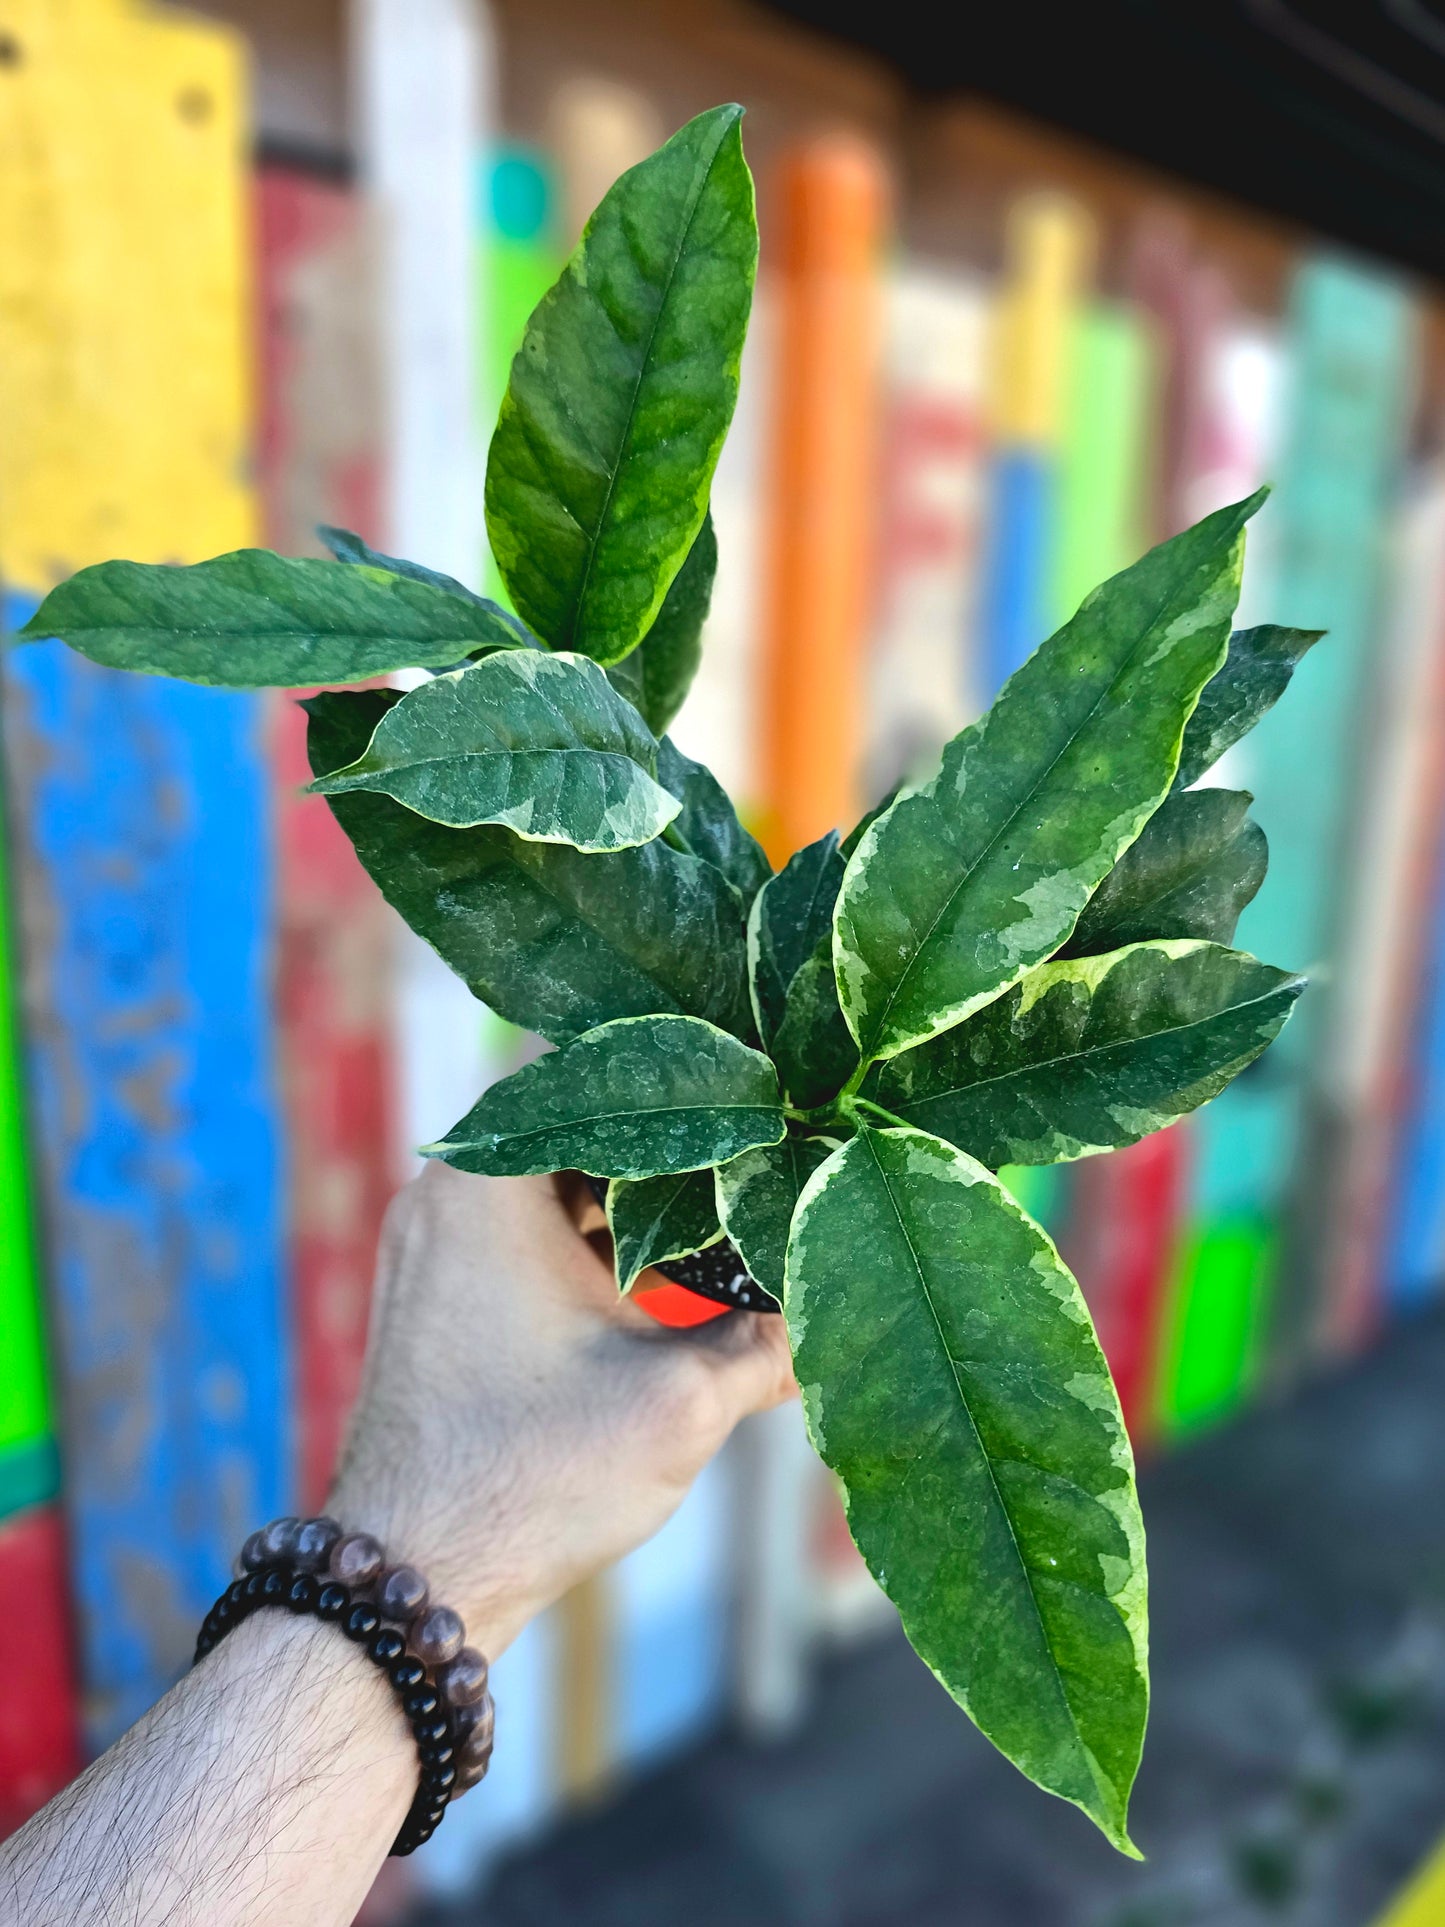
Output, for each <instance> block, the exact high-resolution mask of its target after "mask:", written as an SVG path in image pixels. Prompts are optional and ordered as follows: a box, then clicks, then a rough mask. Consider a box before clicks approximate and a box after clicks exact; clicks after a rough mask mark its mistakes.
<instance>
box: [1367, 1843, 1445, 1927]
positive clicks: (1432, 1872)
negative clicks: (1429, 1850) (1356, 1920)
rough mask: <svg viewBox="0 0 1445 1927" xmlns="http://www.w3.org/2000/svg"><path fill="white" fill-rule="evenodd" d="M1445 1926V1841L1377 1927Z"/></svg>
mask: <svg viewBox="0 0 1445 1927" xmlns="http://www.w3.org/2000/svg"><path fill="white" fill-rule="evenodd" d="M1442 1923H1445V1840H1442V1841H1441V1842H1440V1845H1439V1846H1438V1847H1437V1848H1436V1849H1435V1851H1434V1853H1433V1854H1432V1855H1431V1856H1430V1858H1429V1859H1428V1860H1427V1861H1426V1862H1425V1864H1424V1866H1423V1867H1422V1868H1421V1869H1420V1871H1419V1872H1418V1873H1417V1874H1416V1875H1415V1878H1414V1879H1413V1880H1412V1881H1411V1882H1410V1884H1409V1886H1408V1887H1407V1888H1406V1889H1405V1891H1404V1893H1402V1894H1401V1895H1400V1897H1399V1899H1398V1900H1396V1901H1395V1903H1394V1905H1393V1906H1392V1907H1391V1908H1390V1909H1389V1911H1388V1912H1387V1913H1385V1914H1384V1915H1383V1916H1382V1917H1381V1919H1380V1920H1379V1921H1378V1922H1377V1923H1376V1927H1442Z"/></svg>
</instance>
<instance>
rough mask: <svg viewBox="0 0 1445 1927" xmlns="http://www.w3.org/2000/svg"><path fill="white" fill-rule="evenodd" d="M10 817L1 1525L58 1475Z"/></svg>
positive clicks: (0, 1004)
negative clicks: (35, 1212) (21, 1021)
mask: <svg viewBox="0 0 1445 1927" xmlns="http://www.w3.org/2000/svg"><path fill="white" fill-rule="evenodd" d="M3 773H4V764H3V760H0V775H3ZM7 816H8V811H7V808H6V803H5V797H4V790H3V785H0V1520H4V1519H5V1518H6V1517H7V1516H8V1515H9V1514H10V1513H11V1512H15V1511H18V1510H19V1509H20V1507H22V1506H28V1505H36V1504H38V1503H40V1501H42V1500H44V1499H50V1498H53V1497H54V1496H55V1490H56V1482H57V1477H58V1471H59V1467H58V1462H57V1459H56V1453H55V1446H54V1442H53V1440H52V1438H51V1435H50V1434H51V1413H50V1389H49V1384H48V1377H47V1370H46V1360H45V1345H44V1337H43V1330H42V1324H43V1314H42V1309H41V1283H40V1272H39V1268H38V1265H37V1262H36V1245H35V1228H34V1224H33V1221H32V1195H31V1172H30V1159H29V1153H28V1149H27V1143H26V1114H27V1110H28V1105H27V1102H26V1096H25V1081H24V1073H23V1069H22V1063H21V1047H20V1036H19V1025H18V1002H19V998H18V992H19V985H18V981H17V962H18V959H17V957H16V953H15V945H14V940H13V935H12V927H13V922H14V918H13V911H12V906H11V901H10V897H11V882H10V876H9V868H10V863H9V853H8V850H7V847H6V843H7V838H6V827H7Z"/></svg>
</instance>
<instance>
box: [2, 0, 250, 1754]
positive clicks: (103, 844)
mask: <svg viewBox="0 0 1445 1927" xmlns="http://www.w3.org/2000/svg"><path fill="white" fill-rule="evenodd" d="M12 24H13V30H14V31H15V33H16V35H17V38H18V40H19V42H20V45H21V48H22V59H21V60H20V62H19V63H17V65H16V69H15V71H14V73H13V74H9V75H7V79H6V92H7V108H8V111H7V115H6V116H5V118H4V121H3V124H0V423H3V429H4V432H3V434H0V569H3V573H4V575H5V577H6V580H7V582H8V583H9V585H10V586H11V588H12V590H13V591H15V592H16V594H17V599H18V598H19V597H20V596H22V595H23V596H28V597H30V598H33V597H34V596H36V595H38V594H39V593H40V592H42V591H43V590H44V589H45V588H47V587H48V586H49V585H50V584H51V582H53V581H54V580H56V579H58V578H59V577H61V576H63V575H65V574H66V573H68V572H69V571H70V570H72V569H74V568H76V567H79V566H82V565H84V564H86V563H90V562H94V561H98V560H101V559H102V558H104V557H106V556H109V555H113V554H117V553H119V554H125V555H129V556H132V557H136V558H138V559H146V560H156V561H160V560H193V559H197V558H199V557H201V556H204V555H208V554H212V553H215V552H217V551H219V550H224V549H227V548H233V547H236V546H238V545H240V544H241V543H243V542H245V541H246V540H248V539H249V538H250V537H251V536H252V535H253V532H254V530H253V523H252V517H251V506H250V497H249V493H248V485H247V479H246V467H247V464H246V454H247V434H248V428H249V396H248V386H249V357H248V350H247V334H248V323H249V299H248V290H247V268H248V251H247V243H246V227H247V204H246V184H245V180H244V175H243V161H242V157H243V154H244V148H245V141H244V136H243V130H244V126H245V89H244V82H243V70H244V68H243V57H242V51H241V48H240V45H239V43H238V41H237V40H236V39H235V38H234V36H232V35H231V34H229V33H227V32H226V31H224V30H222V29H220V28H217V27H214V26H211V25H205V24H200V23H197V22H194V21H191V20H187V19H185V18H184V17H182V16H179V15H177V16H171V15H168V14H162V13H159V12H151V11H150V10H145V11H141V10H138V9H135V8H132V7H130V6H123V5H121V4H119V3H118V0H85V3H83V4H77V5H75V6H73V7H67V8H64V9H61V8H55V7H52V6H47V5H45V4H43V0H17V4H16V5H15V6H13V7H12V8H11V9H10V10H9V16H8V17H7V25H12ZM15 613H19V611H18V610H16V611H15ZM8 679H9V680H8V688H7V716H6V721H7V732H8V747H9V750H10V752H11V756H12V771H13V774H14V777H15V794H16V807H17V826H16V827H17V842H18V845H19V847H20V849H21V850H22V852H23V871H22V876H21V903H22V916H23V935H24V945H25V954H26V988H27V997H26V1017H27V1028H28V1033H29V1037H30V1042H31V1050H32V1061H33V1067H34V1092H35V1111H34V1115H35V1124H36V1134H37V1146H38V1152H39V1162H40V1165H41V1177H42V1183H41V1192H42V1201H43V1209H44V1217H45V1232H46V1243H47V1249H48V1252H49V1258H50V1270H51V1285H52V1290H53V1296H54V1306H55V1313H54V1341H55V1351H56V1361H57V1369H58V1372H59V1375H60V1381H61V1385H62V1387H63V1393H64V1399H63V1404H64V1410H65V1415H66V1424H67V1436H66V1446H67V1459H66V1466H67V1478H68V1488H67V1500H68V1507H69V1512H70V1516H71V1519H72V1521H73V1528H74V1530H73V1547H74V1579H75V1592H76V1600H77V1612H78V1620H79V1642H80V1652H81V1660H82V1673H83V1678H84V1682H85V1687H86V1693H87V1700H86V1705H87V1712H88V1715H89V1727H90V1737H91V1739H92V1740H93V1741H95V1742H103V1741H105V1740H106V1739H108V1738H109V1737H111V1736H112V1735H113V1734H114V1732H115V1731H116V1730H117V1729H118V1728H119V1727H121V1726H123V1725H124V1724H126V1723H128V1722H129V1721H130V1720H131V1719H133V1718H134V1717H135V1716H136V1714H138V1713H139V1712H140V1711H141V1710H142V1709H143V1708H144V1707H145V1706H146V1705H147V1704H148V1703H149V1702H150V1701H151V1700H152V1699H154V1697H155V1696H156V1694H157V1693H158V1692H160V1691H161V1690H162V1689H163V1687H164V1686H165V1685H166V1684H167V1683H168V1681H169V1679H170V1678H171V1677H172V1676H173V1674H174V1672H175V1671H176V1670H177V1669H178V1667H179V1666H180V1665H182V1664H183V1663H184V1660H185V1658H186V1655H187V1653H188V1650H189V1645H190V1641H191V1639H192V1637H193V1635H194V1628H195V1623H196V1619H197V1617H198V1615H199V1614H200V1613H201V1612H202V1611H204V1608H205V1605H206V1603H207V1602H208V1600H209V1599H210V1598H211V1597H213V1596H214V1594H215V1592H216V1591H217V1590H218V1589H219V1587H220V1585H221V1584H222V1583H223V1582H224V1578H225V1575H226V1571H227V1569H228V1566H229V1562H230V1559H231V1556H232V1554H233V1552H234V1549H235V1544H236V1539H237V1535H238V1534H239V1533H243V1532H244V1531H245V1530H246V1528H247V1526H248V1525H249V1524H250V1523H252V1522H254V1520H255V1519H256V1518H257V1517H258V1516H260V1517H264V1516H266V1515H267V1514H269V1513H272V1512H274V1511H275V1510H277V1509H278V1508H279V1506H280V1503H281V1500H282V1497H283V1490H284V1483H285V1480H284V1474H285V1464H286V1452H285V1418H284V1413H285V1407H286V1396H287V1385H286V1369H285V1359H284V1344H283V1339H284V1333H283V1320H282V1306H281V1252H280V1226H279V1216H280V1213H279V1187H278V1182H277V1144H276V1107H275V1094H274V1091H273V1088H272V1082H271V1069H272V1064H271V1044H272V1039H271V1028H270V1022H271V1012H270V1005H269V998H268V973H269V969H270V963H271V958H270V954H269V948H268V942H267V932H268V917H269V906H270V903H271V900H272V885H271V848H270V816H269V804H270V786H269V783H268V780H267V773H266V772H267V766H266V758H265V743H264V734H263V723H264V712H263V707H262V704H261V702H260V700H259V699H258V698H256V697H253V696H249V695H237V694H227V693H222V692H217V691H208V690H200V689H194V688H188V687H184V686H181V685H173V684H169V683H166V682H164V681H161V680H159V679H151V678H147V677H126V676H122V675H116V674H111V673H108V672H105V671H102V670H100V669H97V668H95V667H94V666H93V665H91V664H89V663H85V662H83V661H81V660H80V659H79V658H76V657H73V656H70V655H69V654H67V653H66V652H64V651H62V650H61V649H60V648H59V647H58V646H56V645H52V644H45V645H38V646H27V647H25V648H23V649H19V650H16V651H14V652H13V653H12V656H11V659H10V661H9V663H8Z"/></svg>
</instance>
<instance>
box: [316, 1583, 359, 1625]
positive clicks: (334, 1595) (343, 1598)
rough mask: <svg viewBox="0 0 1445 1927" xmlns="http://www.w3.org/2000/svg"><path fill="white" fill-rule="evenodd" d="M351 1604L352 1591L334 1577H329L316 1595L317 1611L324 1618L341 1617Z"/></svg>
mask: <svg viewBox="0 0 1445 1927" xmlns="http://www.w3.org/2000/svg"><path fill="white" fill-rule="evenodd" d="M350 1604H351V1594H350V1592H349V1591H348V1589H347V1588H346V1587H345V1586H338V1585H337V1583H336V1581H335V1580H334V1579H328V1580H327V1582H326V1584H325V1585H324V1586H323V1587H322V1588H321V1590H320V1591H319V1592H318V1593H317V1595H316V1611H317V1614H318V1616H319V1617H320V1618H322V1619H340V1617H341V1615H342V1614H343V1613H344V1612H345V1611H346V1609H347V1607H348V1606H349V1605H350Z"/></svg>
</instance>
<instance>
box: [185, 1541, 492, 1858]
mask: <svg viewBox="0 0 1445 1927" xmlns="http://www.w3.org/2000/svg"><path fill="white" fill-rule="evenodd" d="M238 1564H239V1566H240V1568H241V1570H240V1572H239V1575H238V1577H237V1578H236V1579H235V1580H234V1581H233V1582H232V1584H231V1585H229V1586H228V1587H227V1588H226V1590H225V1592H223V1593H222V1594H221V1596H220V1598H219V1599H218V1600H217V1601H216V1603H215V1605H214V1606H212V1608H211V1610H210V1611H209V1612H208V1613H207V1614H206V1617H205V1620H204V1622H203V1623H202V1626H201V1630H200V1633H199V1634H198V1636H197V1639H196V1652H195V1658H196V1661H197V1662H199V1661H200V1660H202V1659H204V1658H205V1656H206V1654H207V1653H209V1652H211V1651H212V1649H213V1648H214V1647H215V1646H216V1645H217V1644H218V1643H219V1642H220V1641H221V1640H222V1639H224V1638H225V1636H226V1634H227V1633H228V1632H230V1630H231V1628H232V1627H233V1626H239V1625H240V1623H241V1621H242V1620H243V1619H247V1618H249V1617H250V1615H251V1614H252V1613H253V1612H255V1611H257V1610H258V1609H259V1608H260V1607H262V1606H283V1607H285V1608H287V1609H288V1610H289V1611H291V1612H293V1613H296V1614H298V1615H299V1614H310V1615H312V1616H313V1617H315V1618H317V1619H323V1620H327V1621H329V1622H332V1623H334V1624H336V1625H337V1626H339V1628H340V1630H341V1631H342V1632H343V1633H344V1634H345V1635H346V1637H347V1638H348V1639H350V1640H352V1641H353V1642H354V1643H355V1644H356V1645H358V1646H360V1647H361V1648H362V1649H363V1651H364V1652H365V1653H366V1655H367V1657H368V1659H370V1660H371V1662H372V1664H373V1665H374V1666H376V1667H378V1668H379V1669H380V1670H381V1671H382V1672H384V1673H385V1674H386V1676H387V1680H388V1682H389V1683H390V1685H391V1688H392V1690H393V1692H394V1693H395V1694H396V1697H397V1703H398V1705H399V1706H400V1708H401V1711H402V1716H403V1717H404V1719H405V1720H406V1722H407V1724H408V1726H409V1727H410V1728H411V1731H412V1737H413V1738H414V1740H415V1741H416V1751H417V1762H418V1765H419V1767H420V1779H419V1781H418V1784H417V1790H416V1795H415V1797H414V1798H413V1800H412V1803H411V1807H410V1809H409V1810H408V1812H407V1816H406V1819H405V1820H404V1821H403V1822H402V1825H401V1830H400V1831H399V1832H398V1834H397V1836H396V1839H395V1840H394V1841H393V1843H392V1847H391V1852H392V1853H393V1854H409V1853H415V1851H416V1849H417V1848H418V1847H419V1846H421V1845H422V1844H423V1843H424V1842H425V1841H427V1840H430V1838H431V1836H432V1835H433V1833H435V1832H436V1830H437V1828H438V1827H439V1826H440V1825H441V1822H442V1818H443V1816H444V1814H445V1813H446V1810H447V1803H448V1801H450V1800H452V1799H454V1798H455V1797H456V1796H457V1795H459V1794H461V1793H464V1792H465V1791H466V1790H467V1788H468V1787H472V1786H475V1785H476V1784H477V1782H478V1781H479V1780H480V1779H482V1777H483V1776H484V1775H485V1773H486V1770H487V1766H488V1764H489V1762H490V1760H491V1752H492V1726H493V1719H494V1713H493V1708H492V1700H491V1695H490V1693H489V1692H488V1691H487V1663H486V1661H485V1660H484V1659H483V1658H482V1656H481V1654H480V1653H477V1652H475V1651H473V1650H472V1649H471V1648H470V1647H467V1646H464V1645H463V1640H464V1638H465V1628H464V1627H463V1625H462V1622H461V1620H460V1619H459V1618H458V1617H457V1615H456V1614H455V1613H454V1612H452V1610H451V1609H450V1607H447V1606H431V1605H429V1594H428V1589H427V1584H426V1581H425V1580H424V1579H423V1578H422V1577H421V1575H420V1574H419V1573H418V1572H417V1571H416V1570H415V1568H413V1567H411V1566H390V1567H388V1566H386V1565H385V1564H384V1561H383V1557H382V1552H381V1548H380V1546H379V1545H377V1543H376V1541H375V1540H374V1539H371V1538H370V1537H369V1536H367V1535H364V1534H361V1533H356V1534H353V1535H351V1536H350V1537H349V1538H344V1537H343V1536H342V1533H341V1528H340V1527H339V1526H338V1525H337V1524H336V1522H335V1521H334V1520H331V1519H310V1520H306V1521H304V1522H303V1521H301V1520H297V1519H279V1520H276V1521H274V1522H273V1523H272V1524H271V1525H270V1526H267V1527H265V1528H264V1530H263V1531H261V1532H256V1533H252V1535H251V1537H250V1538H249V1539H248V1540H247V1541H246V1544H245V1547H244V1549H243V1551H242V1554H241V1558H240V1560H239V1561H238ZM338 1572H340V1573H341V1574H344V1575H345V1576H344V1577H340V1576H338ZM389 1622H391V1623H389Z"/></svg>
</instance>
